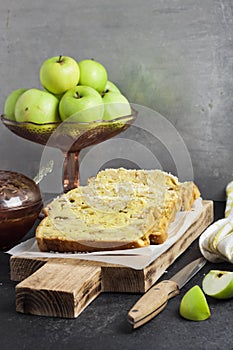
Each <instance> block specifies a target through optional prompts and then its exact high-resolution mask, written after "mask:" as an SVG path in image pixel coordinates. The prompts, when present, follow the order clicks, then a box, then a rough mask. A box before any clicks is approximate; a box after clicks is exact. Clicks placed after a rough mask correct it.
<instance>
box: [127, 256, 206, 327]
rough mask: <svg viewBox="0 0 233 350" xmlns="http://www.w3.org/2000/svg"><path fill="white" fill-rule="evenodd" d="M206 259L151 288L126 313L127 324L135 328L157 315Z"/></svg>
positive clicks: (190, 265) (192, 263) (197, 260)
mask: <svg viewBox="0 0 233 350" xmlns="http://www.w3.org/2000/svg"><path fill="white" fill-rule="evenodd" d="M205 263H206V259H205V258H203V257H201V258H198V259H196V260H194V261H192V262H191V263H189V264H188V265H186V266H185V267H184V268H182V269H181V270H180V271H179V272H177V273H176V274H175V275H174V276H172V277H171V278H170V279H169V280H163V281H161V282H159V283H157V284H155V285H154V286H153V287H151V288H150V289H149V290H148V291H147V292H146V293H145V294H144V295H143V296H142V297H141V298H140V299H139V300H138V301H137V302H136V304H135V305H134V306H133V307H132V308H131V309H130V311H129V312H128V323H129V324H130V325H131V326H133V328H137V327H140V326H142V325H143V324H145V323H147V322H148V321H150V320H151V319H152V318H154V317H155V316H156V315H158V314H159V313H160V312H161V311H162V310H163V309H164V308H165V306H166V305H167V303H168V300H169V299H171V298H173V297H174V296H176V295H178V294H179V293H180V289H181V288H182V287H183V286H184V285H185V284H186V283H187V282H188V281H189V280H190V279H191V278H192V277H193V276H194V275H195V274H196V273H197V272H198V271H199V270H200V269H201V268H202V267H203V266H204V265H205Z"/></svg>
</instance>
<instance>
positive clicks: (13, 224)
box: [0, 170, 43, 249]
mask: <svg viewBox="0 0 233 350" xmlns="http://www.w3.org/2000/svg"><path fill="white" fill-rule="evenodd" d="M42 206H43V203H42V198H41V193H40V189H39V187H38V186H37V185H36V183H35V182H34V181H33V180H31V179H30V178H28V177H27V176H25V175H23V174H20V173H17V172H13V171H5V170H0V249H8V248H11V247H12V246H14V245H15V244H16V243H18V242H19V241H20V240H21V239H22V238H23V237H24V236H25V235H26V234H27V232H28V231H29V230H30V229H31V228H32V227H33V225H34V223H35V221H36V220H37V218H38V215H39V213H40V211H41V209H42Z"/></svg>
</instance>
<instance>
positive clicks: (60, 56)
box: [57, 55, 62, 63]
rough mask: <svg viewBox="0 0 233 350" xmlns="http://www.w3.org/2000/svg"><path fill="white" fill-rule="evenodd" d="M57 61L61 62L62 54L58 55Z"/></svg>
mask: <svg viewBox="0 0 233 350" xmlns="http://www.w3.org/2000/svg"><path fill="white" fill-rule="evenodd" d="M57 62H58V63H61V62H62V55H59V59H58V61H57Z"/></svg>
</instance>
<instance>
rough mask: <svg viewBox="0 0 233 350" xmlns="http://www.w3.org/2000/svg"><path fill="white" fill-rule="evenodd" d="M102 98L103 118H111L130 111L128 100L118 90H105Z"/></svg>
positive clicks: (128, 113) (121, 115)
mask: <svg viewBox="0 0 233 350" xmlns="http://www.w3.org/2000/svg"><path fill="white" fill-rule="evenodd" d="M102 98H103V102H104V120H113V119H115V118H119V117H124V116H128V115H130V114H131V113H132V111H131V106H130V104H129V101H128V100H127V98H126V97H125V96H124V95H122V94H120V93H119V92H111V91H109V92H106V93H105V94H104V95H103V97H102Z"/></svg>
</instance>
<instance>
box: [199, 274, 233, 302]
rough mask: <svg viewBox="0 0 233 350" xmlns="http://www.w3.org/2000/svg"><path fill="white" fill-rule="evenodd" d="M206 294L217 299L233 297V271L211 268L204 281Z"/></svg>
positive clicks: (203, 285) (203, 286)
mask: <svg viewBox="0 0 233 350" xmlns="http://www.w3.org/2000/svg"><path fill="white" fill-rule="evenodd" d="M202 288H203V291H204V293H205V294H207V295H209V296H211V297H214V298H217V299H229V298H232V297H233V272H232V271H220V270H210V271H209V272H208V274H207V275H206V276H205V277H204V279H203V281H202Z"/></svg>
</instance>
